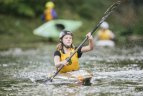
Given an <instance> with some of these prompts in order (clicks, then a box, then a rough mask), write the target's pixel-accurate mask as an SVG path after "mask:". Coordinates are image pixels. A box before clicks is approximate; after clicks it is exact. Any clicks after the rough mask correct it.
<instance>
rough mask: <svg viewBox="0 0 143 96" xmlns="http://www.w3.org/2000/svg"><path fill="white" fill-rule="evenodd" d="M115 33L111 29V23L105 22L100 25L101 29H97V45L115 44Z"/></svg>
mask: <svg viewBox="0 0 143 96" xmlns="http://www.w3.org/2000/svg"><path fill="white" fill-rule="evenodd" d="M114 38H115V35H114V33H113V32H112V31H111V30H110V29H109V24H108V23H107V22H103V23H102V24H101V25H100V29H99V30H98V31H97V35H96V37H95V40H96V41H98V42H96V46H111V47H113V46H114Z"/></svg>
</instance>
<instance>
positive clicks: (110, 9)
mask: <svg viewBox="0 0 143 96" xmlns="http://www.w3.org/2000/svg"><path fill="white" fill-rule="evenodd" d="M119 4H120V1H117V2H115V3H114V4H112V5H111V6H110V7H109V8H108V9H107V11H106V12H105V14H104V16H103V17H102V18H101V20H100V22H99V23H98V24H97V25H96V26H95V27H94V28H93V30H92V31H91V35H93V33H94V32H95V31H96V30H97V28H98V27H99V26H100V25H101V24H102V23H103V22H104V21H105V20H106V18H107V17H108V16H109V15H110V14H111V13H112V12H113V9H114V8H115V7H117V6H118V5H119ZM87 40H88V37H86V38H85V39H84V40H83V41H82V43H81V44H80V45H79V46H78V47H77V48H76V50H75V51H74V52H73V53H72V54H71V55H70V57H69V58H67V59H66V60H67V62H69V61H70V59H71V58H72V57H73V55H74V54H75V53H76V52H77V51H78V50H79V48H80V47H81V46H83V44H84V43H85V42H86V41H87ZM63 67H64V65H62V66H60V68H59V69H58V70H57V72H56V73H55V74H54V75H53V76H52V77H51V78H50V79H49V81H52V80H53V79H54V77H55V76H56V75H57V74H58V73H59V72H60V71H61V70H62V68H63Z"/></svg>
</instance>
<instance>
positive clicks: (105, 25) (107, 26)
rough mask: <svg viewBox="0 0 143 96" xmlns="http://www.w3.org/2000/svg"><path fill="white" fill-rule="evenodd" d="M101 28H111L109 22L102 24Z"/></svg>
mask: <svg viewBox="0 0 143 96" xmlns="http://www.w3.org/2000/svg"><path fill="white" fill-rule="evenodd" d="M100 27H101V28H104V29H108V28H109V24H108V23H107V22H103V23H102V24H101V25H100Z"/></svg>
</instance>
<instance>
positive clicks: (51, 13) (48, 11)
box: [41, 1, 57, 22]
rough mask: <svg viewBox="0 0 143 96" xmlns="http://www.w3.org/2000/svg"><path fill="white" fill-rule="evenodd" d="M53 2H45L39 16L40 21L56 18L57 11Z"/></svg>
mask: <svg viewBox="0 0 143 96" xmlns="http://www.w3.org/2000/svg"><path fill="white" fill-rule="evenodd" d="M54 7H55V4H54V2H52V1H49V2H47V3H46V4H45V10H44V14H43V15H42V16H41V19H42V21H46V22H47V21H50V20H53V19H56V18H57V13H56V11H55V9H54Z"/></svg>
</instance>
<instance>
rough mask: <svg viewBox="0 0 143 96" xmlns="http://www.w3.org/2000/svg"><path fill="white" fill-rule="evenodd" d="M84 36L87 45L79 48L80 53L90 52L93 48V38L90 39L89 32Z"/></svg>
mask: <svg viewBox="0 0 143 96" xmlns="http://www.w3.org/2000/svg"><path fill="white" fill-rule="evenodd" d="M86 36H87V37H88V45H87V46H83V47H82V48H81V52H87V51H91V50H93V47H94V42H93V37H92V35H91V33H90V32H89V33H88V34H87V35H86Z"/></svg>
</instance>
